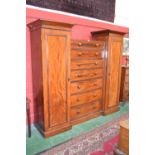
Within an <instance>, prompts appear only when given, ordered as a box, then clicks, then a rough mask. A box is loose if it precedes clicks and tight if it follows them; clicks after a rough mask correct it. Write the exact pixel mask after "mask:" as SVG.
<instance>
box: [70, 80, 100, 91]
mask: <svg viewBox="0 0 155 155" xmlns="http://www.w3.org/2000/svg"><path fill="white" fill-rule="evenodd" d="M101 87H102V79H91V80H87V81H79V82H72V83H71V93H72V94H75V93H80V92H84V91H88V90H93V89H97V88H101Z"/></svg>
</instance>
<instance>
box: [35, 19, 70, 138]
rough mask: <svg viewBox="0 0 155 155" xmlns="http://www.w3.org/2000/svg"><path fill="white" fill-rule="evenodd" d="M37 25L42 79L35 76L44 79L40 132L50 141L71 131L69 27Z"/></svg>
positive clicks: (49, 23) (60, 24)
mask: <svg viewBox="0 0 155 155" xmlns="http://www.w3.org/2000/svg"><path fill="white" fill-rule="evenodd" d="M37 22H38V23H39V26H36V27H39V29H41V36H40V37H41V53H42V60H40V61H42V75H38V76H42V79H43V81H42V86H43V94H42V95H43V107H42V108H43V116H44V117H43V122H44V124H43V128H41V131H42V133H43V135H44V136H45V137H49V136H52V135H54V134H56V133H60V132H63V131H65V130H67V129H69V128H71V124H70V81H69V79H70V40H71V27H72V25H70V24H64V23H55V22H47V21H41V20H39V21H37ZM34 24H36V23H34ZM32 26H33V23H32ZM37 39H38V38H35V39H34V42H35V41H36V40H37ZM34 42H32V44H33V43H34ZM34 50H35V49H34ZM32 52H33V51H32ZM36 58H37V57H36Z"/></svg>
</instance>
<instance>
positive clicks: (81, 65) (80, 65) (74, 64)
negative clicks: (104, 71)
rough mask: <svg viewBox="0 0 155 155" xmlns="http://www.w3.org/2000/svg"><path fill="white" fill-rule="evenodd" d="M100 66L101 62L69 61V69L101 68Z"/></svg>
mask: <svg viewBox="0 0 155 155" xmlns="http://www.w3.org/2000/svg"><path fill="white" fill-rule="evenodd" d="M102 64H103V63H102V60H74V61H71V69H89V68H99V67H100V68H101V67H102V66H103V65H102Z"/></svg>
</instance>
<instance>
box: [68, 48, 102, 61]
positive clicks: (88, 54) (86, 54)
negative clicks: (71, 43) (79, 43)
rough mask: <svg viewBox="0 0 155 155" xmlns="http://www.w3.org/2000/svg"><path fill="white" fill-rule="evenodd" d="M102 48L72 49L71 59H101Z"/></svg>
mask: <svg viewBox="0 0 155 155" xmlns="http://www.w3.org/2000/svg"><path fill="white" fill-rule="evenodd" d="M101 58H102V52H101V50H72V51H71V59H101Z"/></svg>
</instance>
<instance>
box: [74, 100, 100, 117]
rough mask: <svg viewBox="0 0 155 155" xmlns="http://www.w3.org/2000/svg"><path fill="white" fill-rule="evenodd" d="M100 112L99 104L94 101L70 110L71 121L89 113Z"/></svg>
mask: <svg viewBox="0 0 155 155" xmlns="http://www.w3.org/2000/svg"><path fill="white" fill-rule="evenodd" d="M100 110H101V102H100V101H96V102H92V103H88V104H83V105H81V106H76V107H72V108H71V120H75V119H77V118H79V117H82V116H85V115H87V114H90V113H94V112H97V111H100Z"/></svg>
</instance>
